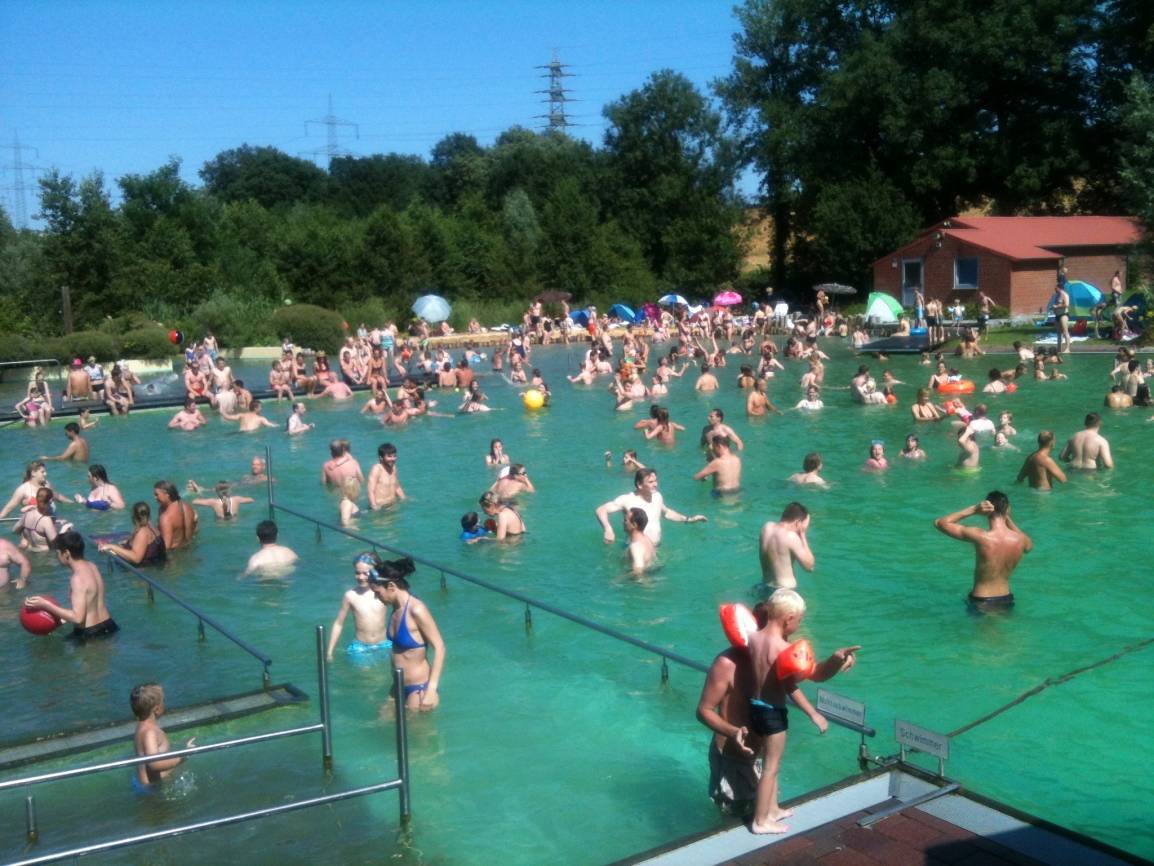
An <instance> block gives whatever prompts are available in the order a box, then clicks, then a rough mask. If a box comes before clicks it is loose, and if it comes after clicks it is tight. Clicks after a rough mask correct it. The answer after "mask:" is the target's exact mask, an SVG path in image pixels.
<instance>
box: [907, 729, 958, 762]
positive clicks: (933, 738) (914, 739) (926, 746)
mask: <svg viewBox="0 0 1154 866" xmlns="http://www.w3.org/2000/svg"><path fill="white" fill-rule="evenodd" d="M894 730H895V735H896V736H897V740H898V743H900V744H901V745H903V746H905V747H906V748H908V749H914V750H915V751H918V752H925V753H926V754H927V755H933V756H934V757H935V758H941V759H942V760H943V761H945V760H946V759H948V758H949V757H950V738H949V737H947V736H946V735H945V734H936V733H934V732H933V731H928V730H926V729H925V728H919V727H918V726H917V725H911V724H910V723H909V722H903V721H902V720H901V719H897V720H895V721H894Z"/></svg>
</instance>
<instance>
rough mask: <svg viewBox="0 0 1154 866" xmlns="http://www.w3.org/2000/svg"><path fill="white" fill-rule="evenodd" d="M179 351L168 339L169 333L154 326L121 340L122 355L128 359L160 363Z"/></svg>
mask: <svg viewBox="0 0 1154 866" xmlns="http://www.w3.org/2000/svg"><path fill="white" fill-rule="evenodd" d="M178 351H179V349H177V347H176V346H174V345H173V344H172V341H171V340H169V339H168V331H166V330H165V329H164V328H158V327H157V326H156V325H153V326H152V327H151V328H137V329H136V330H135V331H129V332H128V333H126V334H125V335H124V336H122V337H121V338H120V354H121V355H124V356H125V357H127V358H145V359H147V360H149V361H159V360H164V359H165V358H169V357H171V356H172V355H175V354H176V353H177V352H178Z"/></svg>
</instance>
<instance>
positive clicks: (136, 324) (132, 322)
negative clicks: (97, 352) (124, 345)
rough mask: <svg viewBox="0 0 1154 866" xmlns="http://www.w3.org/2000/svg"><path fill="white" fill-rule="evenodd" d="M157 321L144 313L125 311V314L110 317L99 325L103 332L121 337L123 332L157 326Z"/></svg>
mask: <svg viewBox="0 0 1154 866" xmlns="http://www.w3.org/2000/svg"><path fill="white" fill-rule="evenodd" d="M155 327H157V324H156V322H154V321H153V320H152V319H150V318H148V316H146V315H145V314H144V313H140V312H135V311H133V312H131V313H125V314H124V315H123V316H116V317H112V316H110V317H108V318H107V319H105V320H104V321H103V322H101V323H100V325H99V326H98V328H99V330H100V332H101V333H103V334H109V335H111V336H113V337H119V336H120V335H122V334H127V333H128V332H129V331H138V330H140V329H141V328H155Z"/></svg>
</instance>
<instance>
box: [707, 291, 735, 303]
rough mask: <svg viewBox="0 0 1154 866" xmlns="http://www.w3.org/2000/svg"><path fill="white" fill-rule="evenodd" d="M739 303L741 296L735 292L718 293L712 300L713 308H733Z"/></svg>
mask: <svg viewBox="0 0 1154 866" xmlns="http://www.w3.org/2000/svg"><path fill="white" fill-rule="evenodd" d="M740 303H741V295H739V294H738V293H737V292H728V291H727V292H720V293H719V294H718V295H717V297H715V298H714V299H713V305H714V306H715V307H733V306H736V305H737V304H740Z"/></svg>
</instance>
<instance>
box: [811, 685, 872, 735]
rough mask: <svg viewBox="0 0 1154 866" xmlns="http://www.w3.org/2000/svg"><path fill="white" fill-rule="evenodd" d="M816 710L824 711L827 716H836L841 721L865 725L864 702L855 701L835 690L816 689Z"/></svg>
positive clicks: (859, 725) (862, 726)
mask: <svg viewBox="0 0 1154 866" xmlns="http://www.w3.org/2000/svg"><path fill="white" fill-rule="evenodd" d="M817 710H818V712H819V713H824V714H825V715H827V716H837V718H839V719H841V720H842V721H843V722H849V723H850V724H851V725H857V726H858V727H861V728H864V727H865V718H866V707H865V704H863V703H861V702H859V701H855V700H853V699H852V698H847V697H845V696H844V695H839V694H837V693H836V692H829V691H826V690H825V689H818V690H817Z"/></svg>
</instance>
